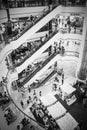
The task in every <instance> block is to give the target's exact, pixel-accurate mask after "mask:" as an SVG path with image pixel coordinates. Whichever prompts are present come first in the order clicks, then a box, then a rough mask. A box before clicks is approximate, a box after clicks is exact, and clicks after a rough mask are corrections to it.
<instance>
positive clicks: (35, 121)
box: [5, 72, 45, 129]
mask: <svg viewBox="0 0 87 130" xmlns="http://www.w3.org/2000/svg"><path fill="white" fill-rule="evenodd" d="M8 73H9V72H7V76H6V78H7V77H8ZM5 87H6V91H7V93H8V96H9V98H10V99H11V101H12V103H13V104H14V105H15V107H16V108H17V109H18V110H19V111H20V112H21V113H23V114H24V115H25V116H26V117H28V118H29V119H30V120H32V121H34V122H36V123H37V124H39V125H40V126H41V127H42V128H44V129H45V126H44V125H42V124H41V123H39V122H37V121H36V120H34V119H33V118H32V117H30V116H29V115H27V114H26V113H25V112H23V111H22V110H21V109H20V108H19V107H18V106H17V105H16V103H15V101H14V100H13V99H12V97H11V95H10V93H9V90H8V87H7V85H6V86H5Z"/></svg>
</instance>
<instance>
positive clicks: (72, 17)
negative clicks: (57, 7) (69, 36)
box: [53, 13, 84, 34]
mask: <svg viewBox="0 0 87 130" xmlns="http://www.w3.org/2000/svg"><path fill="white" fill-rule="evenodd" d="M53 22H54V23H55V25H56V24H57V25H58V26H57V27H58V28H60V29H63V30H62V31H63V33H74V34H82V32H83V23H84V17H83V16H80V14H73V13H72V14H69V15H64V14H60V15H58V16H57V17H56V19H53Z"/></svg>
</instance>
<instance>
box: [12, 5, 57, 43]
mask: <svg viewBox="0 0 87 130" xmlns="http://www.w3.org/2000/svg"><path fill="white" fill-rule="evenodd" d="M57 6H58V5H56V6H54V7H53V8H52V10H51V11H53V10H54V9H55V8H56V7H57ZM49 13H50V10H47V11H46V12H45V14H43V15H42V16H41V17H40V18H39V19H37V20H36V21H35V22H34V24H33V23H31V25H28V26H27V27H26V28H25V29H24V30H23V31H22V32H21V34H20V35H17V36H16V38H15V39H14V40H17V39H18V38H20V37H21V36H22V35H23V34H24V33H26V32H27V31H28V30H29V29H30V28H31V27H32V26H34V25H35V24H36V23H37V22H39V21H40V20H41V19H42V18H44V17H45V16H46V15H47V14H49ZM14 40H11V41H14Z"/></svg>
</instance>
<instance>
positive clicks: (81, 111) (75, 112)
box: [55, 94, 87, 130]
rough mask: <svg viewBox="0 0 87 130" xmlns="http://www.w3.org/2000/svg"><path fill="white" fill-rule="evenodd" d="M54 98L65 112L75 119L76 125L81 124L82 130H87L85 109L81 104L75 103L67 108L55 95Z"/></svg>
mask: <svg viewBox="0 0 87 130" xmlns="http://www.w3.org/2000/svg"><path fill="white" fill-rule="evenodd" d="M55 97H56V98H57V100H59V101H60V103H61V104H62V105H63V106H64V107H65V108H66V109H67V111H68V112H69V113H70V114H71V115H72V116H73V117H74V118H75V119H76V121H77V122H78V123H81V122H82V129H81V130H87V108H85V107H84V105H83V104H82V102H75V103H74V104H72V105H71V106H68V105H67V104H66V103H65V102H64V101H63V100H61V99H60V98H59V96H58V95H57V94H56V95H55Z"/></svg>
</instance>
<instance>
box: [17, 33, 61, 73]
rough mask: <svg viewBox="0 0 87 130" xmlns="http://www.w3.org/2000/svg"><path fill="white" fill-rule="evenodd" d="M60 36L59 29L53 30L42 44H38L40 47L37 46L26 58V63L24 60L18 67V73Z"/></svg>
mask: <svg viewBox="0 0 87 130" xmlns="http://www.w3.org/2000/svg"><path fill="white" fill-rule="evenodd" d="M58 36H60V33H58V31H56V32H53V33H52V34H51V35H50V36H49V37H48V38H47V39H46V40H45V41H44V42H43V43H42V44H40V46H38V48H36V50H35V51H34V52H32V54H31V56H30V57H28V58H27V59H26V61H25V60H24V61H25V62H24V63H23V62H22V64H21V65H20V66H18V67H16V71H17V73H20V72H21V71H22V70H24V69H25V68H26V67H27V66H28V65H29V64H30V62H32V61H33V60H35V59H36V57H38V56H39V55H40V53H42V52H43V51H45V50H46V49H47V48H48V47H49V46H50V45H51V44H52V43H54V41H55V40H56V39H57V38H58Z"/></svg>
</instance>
